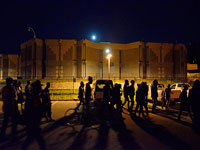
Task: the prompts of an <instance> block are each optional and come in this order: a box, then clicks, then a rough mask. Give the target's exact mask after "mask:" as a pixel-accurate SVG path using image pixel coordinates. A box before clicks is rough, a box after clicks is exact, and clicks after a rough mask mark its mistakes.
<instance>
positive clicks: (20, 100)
mask: <svg viewBox="0 0 200 150" xmlns="http://www.w3.org/2000/svg"><path fill="white" fill-rule="evenodd" d="M17 103H19V104H21V112H22V113H23V112H24V108H23V103H24V97H23V92H22V86H21V82H20V81H19V82H18V83H17Z"/></svg>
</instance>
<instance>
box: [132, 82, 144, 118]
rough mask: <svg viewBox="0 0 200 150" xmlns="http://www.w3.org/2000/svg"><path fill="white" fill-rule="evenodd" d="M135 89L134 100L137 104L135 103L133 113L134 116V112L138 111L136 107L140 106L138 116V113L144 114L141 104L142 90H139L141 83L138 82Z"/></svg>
mask: <svg viewBox="0 0 200 150" xmlns="http://www.w3.org/2000/svg"><path fill="white" fill-rule="evenodd" d="M137 87H138V88H137V91H136V102H137V105H136V108H135V113H134V116H136V113H137V111H138V108H140V110H139V117H140V114H141V113H142V114H144V112H143V106H142V90H141V85H140V84H137Z"/></svg>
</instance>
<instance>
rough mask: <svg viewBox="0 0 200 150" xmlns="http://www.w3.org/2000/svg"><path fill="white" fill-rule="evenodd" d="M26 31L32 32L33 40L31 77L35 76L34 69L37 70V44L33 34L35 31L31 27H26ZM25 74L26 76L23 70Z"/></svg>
mask: <svg viewBox="0 0 200 150" xmlns="http://www.w3.org/2000/svg"><path fill="white" fill-rule="evenodd" d="M28 31H29V32H31V31H32V32H33V41H34V51H33V62H32V63H33V68H32V69H33V74H32V78H36V71H37V68H36V51H37V45H36V34H35V31H34V29H33V28H31V27H28ZM25 76H26V70H25Z"/></svg>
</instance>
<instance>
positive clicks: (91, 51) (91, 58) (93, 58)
mask: <svg viewBox="0 0 200 150" xmlns="http://www.w3.org/2000/svg"><path fill="white" fill-rule="evenodd" d="M99 51H100V50H99V49H95V48H92V47H86V71H87V72H86V76H93V77H99V76H100V69H99V62H100V52H99Z"/></svg>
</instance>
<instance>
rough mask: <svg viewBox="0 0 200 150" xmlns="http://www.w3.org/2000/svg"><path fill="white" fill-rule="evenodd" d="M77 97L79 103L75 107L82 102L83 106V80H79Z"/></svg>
mask: <svg viewBox="0 0 200 150" xmlns="http://www.w3.org/2000/svg"><path fill="white" fill-rule="evenodd" d="M78 98H79V100H80V103H79V104H78V106H77V108H79V107H80V105H81V104H83V107H84V105H85V102H84V83H83V81H81V82H80V86H79V89H78Z"/></svg>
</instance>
